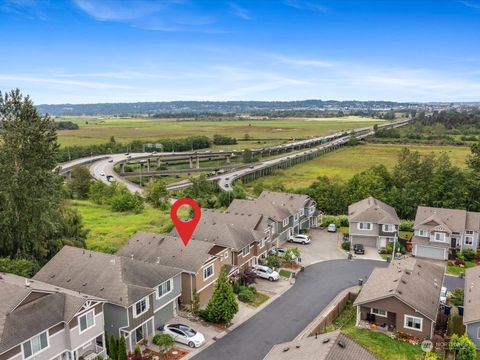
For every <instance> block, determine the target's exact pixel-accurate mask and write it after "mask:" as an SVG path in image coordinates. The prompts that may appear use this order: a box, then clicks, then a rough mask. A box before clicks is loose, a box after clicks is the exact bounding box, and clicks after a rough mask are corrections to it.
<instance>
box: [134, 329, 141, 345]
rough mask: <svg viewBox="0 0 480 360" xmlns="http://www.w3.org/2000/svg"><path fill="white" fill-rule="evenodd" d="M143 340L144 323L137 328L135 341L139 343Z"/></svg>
mask: <svg viewBox="0 0 480 360" xmlns="http://www.w3.org/2000/svg"><path fill="white" fill-rule="evenodd" d="M142 340H143V325H142V326H139V327H138V328H137V329H136V330H135V343H137V344H138V343H139V342H140V341H142Z"/></svg>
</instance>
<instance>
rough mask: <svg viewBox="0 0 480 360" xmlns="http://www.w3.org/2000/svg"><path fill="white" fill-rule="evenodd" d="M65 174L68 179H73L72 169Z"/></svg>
mask: <svg viewBox="0 0 480 360" xmlns="http://www.w3.org/2000/svg"><path fill="white" fill-rule="evenodd" d="M65 176H66V178H67V180H72V172H71V171H69V172H67V173H66V174H65Z"/></svg>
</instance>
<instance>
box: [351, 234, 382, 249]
mask: <svg viewBox="0 0 480 360" xmlns="http://www.w3.org/2000/svg"><path fill="white" fill-rule="evenodd" d="M352 238H353V239H352V245H355V244H362V245H363V246H371V247H377V237H376V236H352Z"/></svg>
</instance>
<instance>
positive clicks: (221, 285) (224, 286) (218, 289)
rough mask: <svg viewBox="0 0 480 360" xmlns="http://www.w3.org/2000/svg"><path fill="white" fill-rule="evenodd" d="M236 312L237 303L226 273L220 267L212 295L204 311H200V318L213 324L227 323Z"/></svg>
mask: <svg viewBox="0 0 480 360" xmlns="http://www.w3.org/2000/svg"><path fill="white" fill-rule="evenodd" d="M237 312H238V303H237V300H236V299H235V294H234V293H233V289H232V285H231V284H230V282H229V281H228V277H227V272H226V271H225V268H224V267H222V269H221V270H220V275H219V277H218V280H217V283H216V284H215V289H214V290H213V295H212V297H211V298H210V301H209V302H208V305H207V308H206V309H205V311H201V313H200V316H201V317H202V318H204V319H206V320H207V321H210V322H214V323H229V322H230V321H232V319H233V317H234V316H235V314H236V313H237Z"/></svg>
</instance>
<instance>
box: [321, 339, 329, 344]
mask: <svg viewBox="0 0 480 360" xmlns="http://www.w3.org/2000/svg"><path fill="white" fill-rule="evenodd" d="M329 341H330V338H326V339H323V341H322V344H326V343H328V342H329Z"/></svg>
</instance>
